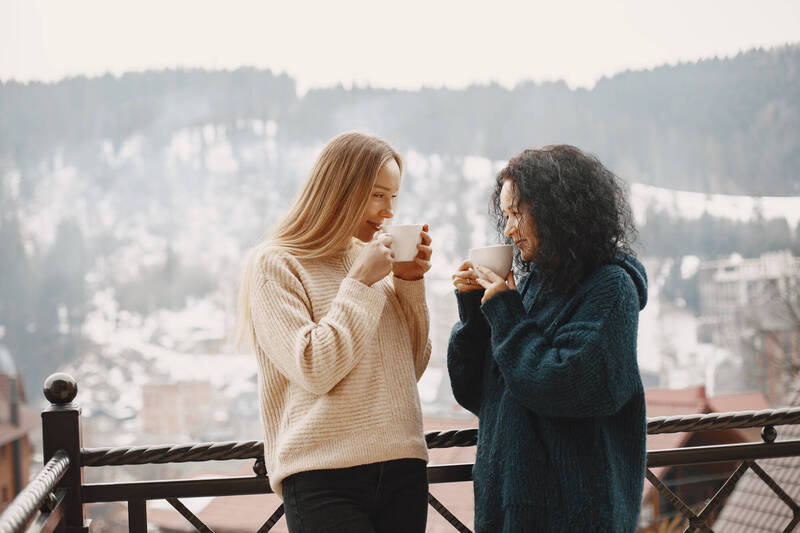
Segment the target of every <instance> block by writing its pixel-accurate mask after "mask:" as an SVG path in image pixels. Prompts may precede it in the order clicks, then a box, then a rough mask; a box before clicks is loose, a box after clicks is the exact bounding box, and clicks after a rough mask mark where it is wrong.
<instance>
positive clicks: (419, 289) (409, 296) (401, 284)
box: [392, 276, 425, 305]
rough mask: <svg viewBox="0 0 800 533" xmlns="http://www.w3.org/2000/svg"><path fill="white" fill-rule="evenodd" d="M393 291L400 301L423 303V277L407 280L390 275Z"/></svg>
mask: <svg viewBox="0 0 800 533" xmlns="http://www.w3.org/2000/svg"><path fill="white" fill-rule="evenodd" d="M392 283H393V284H394V292H395V294H397V297H398V298H399V299H400V301H401V302H408V303H410V304H415V305H416V304H425V278H422V279H418V280H414V281H408V280H404V279H401V278H398V277H397V276H392Z"/></svg>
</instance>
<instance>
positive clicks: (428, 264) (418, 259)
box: [414, 257, 431, 272]
mask: <svg viewBox="0 0 800 533" xmlns="http://www.w3.org/2000/svg"><path fill="white" fill-rule="evenodd" d="M414 262H415V263H416V264H417V265H419V267H420V268H421V269H422V271H423V272H427V271H428V270H430V269H431V262H430V261H426V260H425V259H422V258H421V257H415V258H414Z"/></svg>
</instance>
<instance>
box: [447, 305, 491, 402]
mask: <svg viewBox="0 0 800 533" xmlns="http://www.w3.org/2000/svg"><path fill="white" fill-rule="evenodd" d="M483 293H484V291H482V290H481V291H470V292H463V293H462V292H458V291H456V301H457V302H458V316H459V318H460V320H459V321H458V322H457V323H456V325H455V326H453V330H452V332H451V333H450V341H449V343H448V345H447V370H448V374H449V375H450V386H451V387H452V389H453V396H454V397H455V399H456V401H457V402H458V403H459V404H461V406H462V407H464V408H465V409H467V410H469V411H471V412H473V413H474V414H476V415H477V414H478V411H479V410H480V406H481V398H482V388H483V369H484V365H485V362H486V352H487V351H488V346H489V333H490V331H489V324H488V323H487V322H486V319H485V318H484V317H483V315H482V314H481V310H480V306H481V298H482V297H483Z"/></svg>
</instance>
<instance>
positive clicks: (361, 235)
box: [354, 230, 375, 242]
mask: <svg viewBox="0 0 800 533" xmlns="http://www.w3.org/2000/svg"><path fill="white" fill-rule="evenodd" d="M374 236H375V230H363V231H360V232H358V233H356V234H355V235H354V237H355V238H356V239H358V240H359V241H361V242H369V241H371V240H372V237H374Z"/></svg>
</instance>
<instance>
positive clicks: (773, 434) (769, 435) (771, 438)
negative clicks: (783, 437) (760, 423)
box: [761, 426, 778, 442]
mask: <svg viewBox="0 0 800 533" xmlns="http://www.w3.org/2000/svg"><path fill="white" fill-rule="evenodd" d="M777 436H778V431H777V430H776V429H775V426H764V427H763V428H762V429H761V438H762V439H763V440H764V442H775V439H776V438H777Z"/></svg>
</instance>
